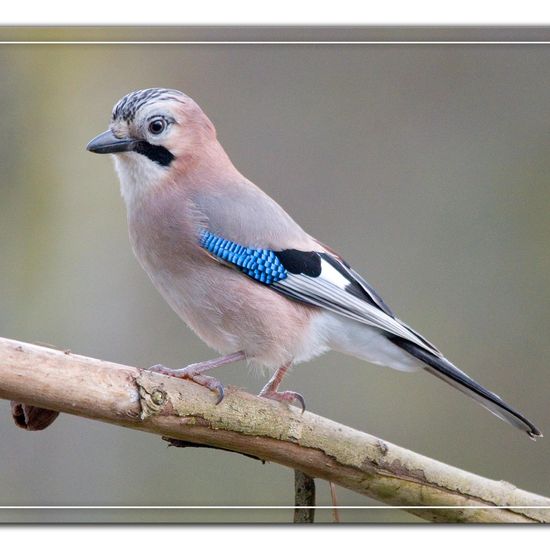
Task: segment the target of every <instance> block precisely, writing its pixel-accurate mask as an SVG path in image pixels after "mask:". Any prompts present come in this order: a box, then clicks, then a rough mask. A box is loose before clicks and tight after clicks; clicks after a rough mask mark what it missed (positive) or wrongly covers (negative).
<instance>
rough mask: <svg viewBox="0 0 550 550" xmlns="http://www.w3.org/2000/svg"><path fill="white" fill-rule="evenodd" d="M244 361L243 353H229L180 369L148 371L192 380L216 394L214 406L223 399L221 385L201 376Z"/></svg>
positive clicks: (154, 368) (157, 366) (210, 378)
mask: <svg viewBox="0 0 550 550" xmlns="http://www.w3.org/2000/svg"><path fill="white" fill-rule="evenodd" d="M241 359H245V355H244V352H243V351H238V352H236V353H231V354H230V355H224V356H223V357H217V358H216V359H210V360H208V361H202V362H201V363H193V364H191V365H187V366H186V367H183V368H182V369H169V368H168V367H165V366H164V365H155V366H153V367H151V368H150V369H149V370H150V371H153V372H158V373H160V374H165V375H167V376H174V377H176V378H187V379H188V380H193V382H196V383H197V384H200V385H201V386H204V387H206V388H208V389H209V390H212V391H215V392H217V393H218V400H217V401H216V405H217V404H218V403H220V402H221V400H222V399H223V395H224V393H223V384H222V383H221V382H220V381H219V380H218V379H217V378H214V377H213V376H206V375H205V374H202V373H203V372H206V371H207V370H210V369H215V368H216V367H221V366H222V365H227V364H229V363H235V362H236V361H240V360H241Z"/></svg>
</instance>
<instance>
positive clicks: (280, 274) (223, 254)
mask: <svg viewBox="0 0 550 550" xmlns="http://www.w3.org/2000/svg"><path fill="white" fill-rule="evenodd" d="M200 245H201V246H202V248H204V249H205V250H207V251H208V252H210V254H212V255H213V256H216V257H218V258H220V259H222V260H224V261H225V262H228V263H230V264H233V265H236V266H237V267H238V268H239V269H240V270H241V271H242V272H243V273H245V274H246V275H248V276H249V277H252V278H253V279H255V280H256V281H259V282H260V283H264V284H266V285H270V284H273V283H276V282H278V281H282V280H283V279H286V278H287V277H288V272H287V270H286V269H285V267H284V266H283V264H282V263H281V260H279V258H278V257H277V255H276V254H275V252H273V250H266V249H260V248H250V247H247V246H242V245H240V244H237V243H235V242H233V241H230V240H228V239H224V238H223V237H218V235H215V234H214V233H210V232H209V231H206V229H203V230H202V231H201V234H200Z"/></svg>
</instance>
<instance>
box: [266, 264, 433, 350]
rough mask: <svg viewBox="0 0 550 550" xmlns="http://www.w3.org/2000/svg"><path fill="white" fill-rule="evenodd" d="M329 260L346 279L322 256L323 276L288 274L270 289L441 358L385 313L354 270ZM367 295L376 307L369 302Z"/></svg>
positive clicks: (427, 343) (426, 344) (410, 331)
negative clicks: (358, 293)
mask: <svg viewBox="0 0 550 550" xmlns="http://www.w3.org/2000/svg"><path fill="white" fill-rule="evenodd" d="M330 259H331V263H333V262H338V267H339V268H340V269H341V271H343V272H344V273H346V276H344V275H343V273H342V272H341V271H339V270H338V269H336V268H335V267H333V265H331V263H329V262H328V261H326V260H325V259H324V258H323V257H322V256H321V273H320V275H319V276H317V277H313V276H309V275H306V274H304V273H299V274H295V273H288V276H287V278H286V279H284V280H281V281H278V282H276V283H273V284H272V285H270V287H271V288H273V289H274V290H277V291H279V292H281V293H282V294H285V295H287V296H289V297H291V298H294V299H296V300H300V301H302V302H307V303H309V304H312V305H316V306H318V307H322V308H324V309H328V310H329V311H332V312H334V313H338V314H340V315H343V316H345V317H348V318H350V319H354V320H355V321H359V322H360V323H363V324H366V325H370V326H372V327H375V328H377V329H380V330H383V331H385V332H388V333H390V334H393V335H395V336H399V337H401V338H404V339H406V340H409V341H410V342H413V343H415V344H416V345H418V346H420V347H421V348H423V349H425V350H427V351H429V352H430V353H434V354H436V355H438V356H439V355H440V352H439V351H438V350H437V349H436V348H435V347H433V346H432V345H431V344H430V343H429V342H428V341H426V340H425V339H424V338H422V337H421V336H420V335H419V334H417V333H416V332H414V331H413V330H412V329H410V328H409V327H408V326H407V325H405V324H404V323H402V322H401V321H399V319H396V318H395V317H393V316H391V315H389V314H388V313H386V311H389V309H388V308H387V307H386V308H385V309H386V311H384V310H382V309H381V308H380V307H379V306H378V305H376V304H378V301H379V300H380V301H381V299H380V298H379V297H378V296H377V295H376V294H374V293H373V291H372V289H371V288H370V287H368V288H367V287H365V285H364V284H362V282H363V279H358V278H357V277H355V276H354V274H353V273H352V271H351V270H350V269H349V268H347V267H346V266H345V265H344V264H342V263H341V262H339V261H338V260H337V259H336V258H334V257H332V256H331V257H330ZM353 282H354V283H356V284H358V285H360V287H361V289H363V291H364V292H365V294H366V295H365V298H364V299H363V298H360V297H358V296H356V295H355V293H351V292H350V290H349V288H350V286H351V285H352V284H353ZM367 296H368V297H370V299H371V300H372V302H373V303H374V304H375V305H373V304H371V303H369V301H368V299H367ZM382 303H383V302H382Z"/></svg>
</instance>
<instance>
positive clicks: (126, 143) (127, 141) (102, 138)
mask: <svg viewBox="0 0 550 550" xmlns="http://www.w3.org/2000/svg"><path fill="white" fill-rule="evenodd" d="M137 143H138V140H137V139H131V138H122V139H119V138H117V137H116V136H115V135H114V134H113V132H111V130H107V131H106V132H103V133H102V134H99V136H96V137H95V138H94V139H92V141H90V143H88V145H87V146H86V150H87V151H90V152H91V153H99V154H100V155H104V154H106V153H121V152H123V151H133V150H134V148H135V146H136V144H137Z"/></svg>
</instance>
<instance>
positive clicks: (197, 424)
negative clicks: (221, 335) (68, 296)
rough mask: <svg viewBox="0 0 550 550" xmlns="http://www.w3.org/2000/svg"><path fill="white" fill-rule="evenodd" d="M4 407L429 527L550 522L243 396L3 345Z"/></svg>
mask: <svg viewBox="0 0 550 550" xmlns="http://www.w3.org/2000/svg"><path fill="white" fill-rule="evenodd" d="M0 398H1V399H9V400H15V401H18V402H22V403H26V404H28V405H34V406H37V407H43V408H46V409H52V410H55V411H60V412H65V413H69V414H75V415H78V416H83V417H86V418H91V419H94V420H100V421H103V422H109V423H111V424H117V425H119V426H123V427H127V428H133V429H137V430H143V431H147V432H151V433H155V434H159V435H162V436H165V437H168V438H172V439H178V440H184V441H189V442H191V443H196V444H200V445H210V446H214V447H220V448H223V449H228V450H232V451H237V452H239V453H243V454H247V455H252V456H255V457H258V458H260V459H261V460H265V461H270V462H276V463H278V464H282V465H283V466H287V467H289V468H292V469H294V470H299V471H301V472H303V473H305V474H306V475H308V476H310V477H313V478H321V479H325V480H327V481H332V482H333V483H335V484H337V485H341V486H342V487H345V488H347V489H351V490H352V491H356V492H358V493H361V494H363V495H367V496H369V497H372V498H374V499H376V500H379V501H381V502H383V503H386V504H389V505H394V506H425V508H415V509H411V510H409V511H410V512H411V513H413V514H415V515H417V516H419V517H422V518H424V519H427V520H429V521H437V522H477V523H482V522H492V523H503V522H506V523H515V522H520V523H529V522H538V523H540V522H550V510H548V509H540V508H538V509H537V508H535V509H533V508H530V507H532V506H550V499H548V498H546V497H542V496H540V495H536V494H533V493H529V492H526V491H523V490H521V489H518V488H516V487H514V486H513V485H511V484H510V483H507V482H504V481H494V480H491V479H486V478H483V477H480V476H478V475H475V474H472V473H469V472H466V471H463V470H460V469H458V468H455V467H453V466H449V465H446V464H443V463H441V462H438V461H436V460H433V459H431V458H427V457H425V456H422V455H419V454H417V453H414V452H412V451H409V450H407V449H403V448H401V447H398V446H397V445H393V444H391V443H388V442H385V441H383V440H381V439H379V438H377V437H375V436H373V435H369V434H366V433H363V432H359V431H357V430H354V429H352V428H349V427H347V426H344V425H341V424H337V423H336V422H333V421H331V420H329V419H326V418H322V417H320V416H317V415H315V414H313V413H310V412H305V413H304V414H301V413H300V411H299V410H298V409H296V408H294V407H286V406H284V405H282V404H281V403H276V402H272V401H269V400H266V399H262V398H258V397H255V396H253V395H250V394H248V393H245V392H243V391H240V390H238V389H235V388H228V389H227V391H226V396H225V398H224V400H223V401H222V403H221V404H219V405H215V401H216V397H215V396H214V395H213V394H212V393H211V392H210V391H209V390H207V389H205V388H203V387H201V386H199V385H197V384H194V383H193V382H189V381H185V380H179V379H175V378H171V377H167V376H163V375H160V374H157V373H153V372H148V371H145V370H140V369H137V368H135V367H129V366H124V365H118V364H115V363H109V362H107V361H101V360H99V359H92V358H89V357H83V356H79V355H74V354H72V353H70V352H68V351H65V352H63V351H57V350H53V349H49V348H44V347H41V346H37V345H33V344H27V343H22V342H17V341H14V340H8V339H4V338H0ZM439 506H453V507H454V508H437V507H439ZM468 506H488V508H468ZM496 506H499V507H503V508H496Z"/></svg>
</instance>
